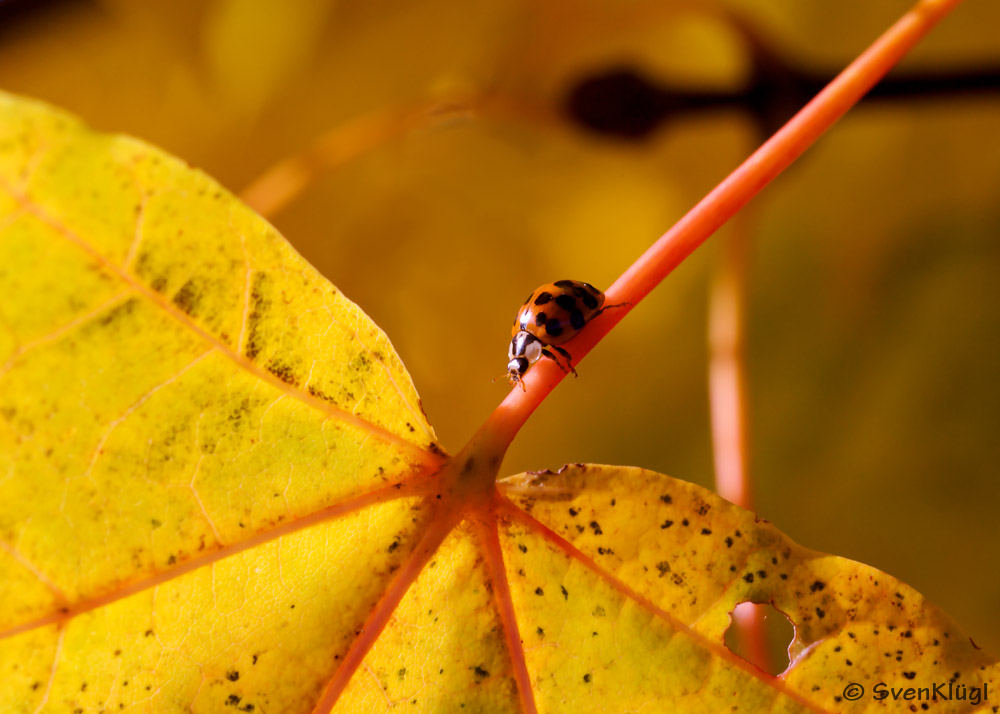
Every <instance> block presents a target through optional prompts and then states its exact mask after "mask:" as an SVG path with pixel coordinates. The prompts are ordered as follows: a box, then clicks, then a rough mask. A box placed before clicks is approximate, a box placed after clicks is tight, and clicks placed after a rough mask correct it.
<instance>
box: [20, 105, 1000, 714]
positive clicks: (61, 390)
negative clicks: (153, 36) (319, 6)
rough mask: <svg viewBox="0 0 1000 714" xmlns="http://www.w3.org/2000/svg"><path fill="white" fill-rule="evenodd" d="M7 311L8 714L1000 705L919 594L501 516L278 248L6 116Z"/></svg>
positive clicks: (147, 158)
mask: <svg viewBox="0 0 1000 714" xmlns="http://www.w3.org/2000/svg"><path fill="white" fill-rule="evenodd" d="M0 295H3V301H2V302H0V503H2V504H3V507H2V509H0V602H2V604H3V606H2V607H0V711H4V712H7V711H10V712H18V713H19V712H40V711H48V712H78V711H79V712H90V711H120V710H131V711H140V712H175V711H193V712H229V711H234V710H236V711H243V712H275V711H278V712H310V711H319V712H325V711H329V710H331V709H335V710H336V711H383V710H387V709H390V708H393V707H403V706H407V707H408V708H410V709H411V710H412V711H482V712H506V711H511V712H516V711H531V710H532V709H533V708H534V707H536V706H537V709H538V711H543V712H561V711H574V712H577V711H582V712H586V711H593V712H609V711H634V710H638V709H642V708H645V709H646V710H649V711H656V710H659V709H663V708H664V707H669V708H670V709H671V710H674V711H678V712H696V711H722V710H726V709H731V708H733V707H735V708H737V709H738V710H741V711H762V710H768V711H777V712H797V711H830V712H833V711H862V710H865V709H867V708H870V707H873V706H875V704H874V702H876V701H877V700H876V699H875V698H874V697H875V694H876V690H874V689H872V690H871V691H869V692H868V693H867V695H865V696H864V697H862V699H860V700H859V701H858V702H857V703H856V704H849V703H847V702H846V701H844V700H843V696H844V694H845V691H847V690H846V688H847V687H848V686H849V685H850V684H852V683H858V684H861V685H862V686H865V687H870V688H873V687H874V685H875V684H877V683H879V682H885V683H887V684H888V685H889V686H891V687H896V688H901V689H905V688H907V687H912V688H918V687H934V686H935V685H938V684H944V685H951V686H952V687H954V685H955V684H956V683H957V684H958V685H961V686H962V687H964V689H963V690H962V691H963V692H964V695H965V696H964V698H961V697H955V698H954V699H955V701H950V700H949V701H939V702H937V703H935V706H936V711H943V712H951V711H955V712H965V711H970V707H971V706H974V705H975V704H976V703H975V702H974V701H973V696H974V694H973V693H974V692H980V693H981V692H983V691H986V690H985V687H987V686H989V687H990V688H995V687H996V686H997V684H996V674H997V665H996V663H995V661H994V660H993V659H992V658H990V657H988V656H987V655H985V654H983V653H982V652H980V651H978V650H977V649H976V648H975V646H974V645H973V644H972V643H971V642H969V641H968V640H967V638H966V637H965V636H964V635H962V634H961V633H960V632H959V630H958V629H957V627H956V626H955V625H954V623H953V622H951V621H950V619H949V618H948V617H947V616H945V615H944V614H942V613H941V612H940V611H938V610H937V609H936V608H935V607H933V606H932V605H929V604H928V603H926V602H925V601H924V600H923V598H922V597H921V596H920V595H919V594H918V593H917V592H915V591H914V590H912V589H911V588H909V587H907V586H905V585H903V584H902V583H900V582H898V581H896V580H895V579H893V578H891V577H889V576H887V575H885V574H883V573H880V572H878V571H876V570H874V569H872V568H869V567H867V566H863V565H860V564H857V563H853V562H851V561H848V560H845V559H842V558H837V557H832V556H824V555H821V554H818V553H815V552H813V551H809V550H806V549H804V548H801V547H800V546H797V545H795V544H794V543H792V542H791V541H790V540H789V539H788V538H787V537H786V536H784V535H783V534H781V533H780V532H779V531H777V530H776V529H775V528H774V527H772V526H770V525H769V524H767V523H766V522H763V521H758V520H757V519H756V518H755V516H754V515H753V514H751V513H748V512H746V511H742V510H740V509H739V508H737V507H735V506H733V505H731V504H728V503H726V502H725V501H723V500H722V499H720V498H719V497H718V496H715V495H714V494H712V493H710V492H707V491H705V490H703V489H701V488H699V487H697V486H694V485H692V484H688V483H685V482H681V481H676V480H673V479H670V478H668V477H665V476H661V475H659V474H656V473H653V472H649V471H643V470H639V469H630V468H620V467H603V466H579V465H578V466H575V467H567V468H566V469H564V470H563V471H561V472H559V473H558V474H552V473H544V474H522V475H519V476H515V477H512V478H510V479H508V480H506V481H504V482H502V483H501V484H500V485H499V486H498V487H497V488H496V490H493V488H494V487H493V484H492V481H491V480H485V481H484V480H483V479H482V478H480V477H481V476H483V475H484V474H485V475H487V476H489V477H490V479H492V476H493V474H492V473H491V471H492V472H495V471H496V468H497V466H498V464H499V458H498V457H497V455H496V454H494V453H492V452H491V451H490V449H492V448H494V446H491V445H490V441H489V438H485V440H484V441H483V442H482V443H479V442H475V441H474V442H473V443H472V445H471V446H470V447H469V448H468V449H467V451H465V452H463V454H461V455H460V456H458V457H455V458H454V459H450V460H449V459H446V458H445V456H444V453H443V451H442V450H441V448H440V447H439V446H438V445H437V444H436V441H435V437H434V432H433V430H432V429H431V427H430V426H429V425H428V423H427V421H426V419H425V417H424V415H423V413H422V410H421V408H420V403H419V399H418V398H417V395H416V391H415V389H414V387H413V384H412V382H411V380H410V378H409V376H408V375H407V373H406V372H405V370H404V369H403V367H402V365H401V363H400V361H399V358H398V357H397V356H396V354H395V352H394V351H393V349H392V346H391V345H390V344H389V341H388V339H387V338H386V336H385V335H384V334H383V333H382V332H381V331H380V330H379V329H378V328H377V327H376V326H375V325H374V324H373V323H372V322H371V321H370V320H369V319H368V318H367V317H366V316H365V315H364V314H363V313H362V312H361V311H360V309H359V308H357V306H355V305H354V304H352V303H350V302H349V301H347V300H346V298H344V297H343V296H342V295H341V294H340V293H339V292H338V291H337V290H336V289H335V288H333V286H332V285H330V284H329V283H328V282H326V281H325V280H324V279H323V278H322V277H321V276H320V275H318V274H317V273H316V272H315V271H314V270H313V269H312V268H311V267H310V266H309V265H308V264H306V263H305V262H304V261H303V260H302V259H301V258H300V257H299V256H297V255H296V254H295V253H294V252H293V251H292V250H291V249H290V248H289V247H288V245H287V244H286V243H285V242H284V240H283V239H282V238H281V237H280V236H278V235H277V233H276V232H275V231H274V230H273V229H272V228H271V227H270V226H268V225H267V224H266V223H265V222H263V221H262V220H261V219H259V218H258V217H256V216H254V215H253V214H252V213H251V212H250V211H249V210H248V209H246V208H244V207H243V206H241V205H240V204H239V203H238V202H237V201H235V200H234V199H233V198H232V197H231V196H230V195H229V194H228V193H227V192H225V191H224V190H222V189H221V188H220V187H219V186H218V185H217V184H215V183H214V182H213V181H212V180H210V179H208V178H207V177H205V176H204V175H203V174H201V173H199V172H197V171H195V170H192V169H190V168H187V167H185V166H184V165H183V164H181V163H180V162H178V161H177V160H176V159H173V158H171V157H169V156H167V155H165V154H163V153H162V152H160V151H158V150H156V149H153V148H151V147H149V146H147V145H145V144H142V143H141V142H138V141H136V140H132V139H127V138H122V137H106V136H102V135H98V134H94V133H92V132H90V131H88V130H87V129H85V128H84V127H82V126H81V125H80V124H79V123H78V122H76V121H75V120H73V119H71V118H69V117H67V116H65V115H63V114H61V113H59V112H56V111H53V110H51V109H48V108H46V107H44V106H41V105H39V104H35V103H32V102H28V101H25V100H20V99H14V98H11V97H6V96H4V97H3V98H2V99H0ZM470 474H475V478H471V477H470ZM431 476H434V477H433V478H431ZM481 483H486V484H487V485H488V486H489V490H488V491H487V492H485V493H484V492H483V490H482V488H481V487H480V488H477V485H479V486H481ZM745 601H754V602H772V603H773V604H774V605H775V607H777V608H778V609H779V610H781V611H782V612H784V613H785V614H786V615H787V616H788V617H789V619H790V620H791V621H792V622H793V624H794V625H795V627H796V637H795V640H794V641H793V643H792V645H791V648H790V653H791V655H792V662H791V666H790V668H789V669H788V671H786V672H785V673H784V674H783V675H781V676H780V677H772V676H770V675H768V674H766V673H763V672H761V671H760V670H757V669H756V668H754V667H753V666H752V665H750V664H749V663H747V662H745V661H744V660H742V659H740V658H739V657H737V656H736V655H734V654H733V653H732V652H730V651H729V650H728V649H727V648H726V647H725V644H724V640H723V637H724V635H725V631H726V629H727V628H728V626H729V619H730V612H731V611H732V610H733V608H734V607H735V606H736V605H737V604H739V603H741V602H745ZM947 691H949V692H951V691H952V690H947ZM918 696H920V695H919V693H918ZM950 696H951V695H949V697H950ZM911 701H912V697H911V699H904V700H891V701H886V702H885V703H886V704H888V705H889V708H890V709H891V710H898V711H906V710H908V709H909V705H910V703H911ZM918 701H919V700H918ZM925 701H926V700H925Z"/></svg>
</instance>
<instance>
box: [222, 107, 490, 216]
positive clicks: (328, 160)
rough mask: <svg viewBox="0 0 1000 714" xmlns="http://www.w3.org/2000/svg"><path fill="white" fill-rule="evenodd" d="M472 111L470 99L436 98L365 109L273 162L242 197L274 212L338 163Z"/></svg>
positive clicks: (263, 211)
mask: <svg viewBox="0 0 1000 714" xmlns="http://www.w3.org/2000/svg"><path fill="white" fill-rule="evenodd" d="M470 111H471V104H470V103H469V102H467V101H464V100H460V99H454V100H451V101H443V100H441V99H435V100H425V101H421V102H416V103H413V104H408V105H404V106H395V107H390V108H388V109H383V110H380V111H375V112H371V113H369V114H363V115H362V116H360V117H357V118H355V119H352V120H351V121H348V122H346V123H344V124H340V125H338V126H336V127H334V128H333V129H331V130H330V131H328V132H326V133H325V134H323V135H322V136H321V137H319V138H318V139H317V140H316V141H315V142H313V143H312V144H311V145H310V146H309V147H307V148H306V149H305V150H304V151H302V152H300V153H298V154H295V155H294V156H291V157H289V158H287V159H284V160H282V161H280V162H278V163H277V164H275V165H274V166H272V167H271V168H269V169H268V170H267V171H265V172H264V173H263V174H261V175H260V176H259V177H258V178H257V179H255V180H254V181H253V182H252V183H251V184H250V185H249V186H247V187H246V188H245V189H243V191H242V193H241V194H240V198H241V199H242V200H243V202H244V203H246V204H247V205H248V206H250V207H251V208H253V209H254V210H255V211H257V213H259V214H260V215H262V216H264V217H265V218H273V217H274V216H275V215H276V214H278V213H280V212H281V211H282V210H283V209H284V208H285V207H286V206H287V205H288V204H290V203H291V202H292V201H294V200H295V199H296V198H298V197H299V196H300V195H301V194H302V192H303V191H305V190H306V189H307V188H308V187H309V186H310V185H312V183H313V182H314V181H315V180H316V179H317V178H318V177H319V176H320V175H321V174H322V173H324V172H325V171H328V170H329V169H331V168H333V167H334V166H338V165H340V164H343V163H345V162H347V161H350V160H351V159H354V158H356V157H358V156H360V155H362V154H364V153H365V152H367V151H370V150H371V149H373V148H375V147H377V146H380V145H382V144H384V143H386V142H388V141H390V140H392V139H395V138H398V137H400V136H403V135H405V134H407V133H409V132H411V131H413V130H415V129H421V128H426V127H429V126H433V125H435V124H439V123H442V122H445V121H449V120H453V119H455V118H456V117H459V116H462V115H463V114H466V113H469V112H470Z"/></svg>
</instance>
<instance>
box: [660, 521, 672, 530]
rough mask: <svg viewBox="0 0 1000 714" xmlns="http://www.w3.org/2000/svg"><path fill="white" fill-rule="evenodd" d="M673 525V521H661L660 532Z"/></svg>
mask: <svg viewBox="0 0 1000 714" xmlns="http://www.w3.org/2000/svg"><path fill="white" fill-rule="evenodd" d="M673 524H674V522H673V521H669V520H667V521H663V523H661V524H660V530H664V529H666V528H669V527H670V526H672V525H673Z"/></svg>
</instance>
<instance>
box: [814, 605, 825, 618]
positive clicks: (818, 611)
mask: <svg viewBox="0 0 1000 714" xmlns="http://www.w3.org/2000/svg"><path fill="white" fill-rule="evenodd" d="M816 616H817V617H819V618H820V619H823V618H824V617H826V612H825V611H824V610H823V609H822V608H819V607H817V608H816Z"/></svg>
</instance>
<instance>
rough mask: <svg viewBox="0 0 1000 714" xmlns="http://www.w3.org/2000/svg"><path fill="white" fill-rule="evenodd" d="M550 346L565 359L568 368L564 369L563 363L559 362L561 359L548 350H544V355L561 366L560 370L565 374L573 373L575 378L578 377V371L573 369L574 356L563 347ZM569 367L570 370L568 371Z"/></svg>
mask: <svg viewBox="0 0 1000 714" xmlns="http://www.w3.org/2000/svg"><path fill="white" fill-rule="evenodd" d="M549 346H550V347H551V348H552V349H554V350H555V351H556V352H558V353H559V354H561V355H562V356H563V359H565V360H566V367H563V364H562V362H560V361H559V358H558V357H556V356H555V355H554V354H552V353H551V352H549V351H548V350H547V349H545V350H542V354H543V355H545V356H546V357H548V358H549V359H550V360H552V361H553V362H555V363H556V364H557V365H559V369H561V370H562V371H563V372H566V373H567V374H568V373H570V372H572V373H573V376H574V377H578V376H579V375H578V374H577V373H576V370H575V369H573V355H571V354H570V353H569V352H567V351H566V350H564V349H563V348H562V347H557V346H555V345H549ZM567 367H568V368H569V369H567Z"/></svg>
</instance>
